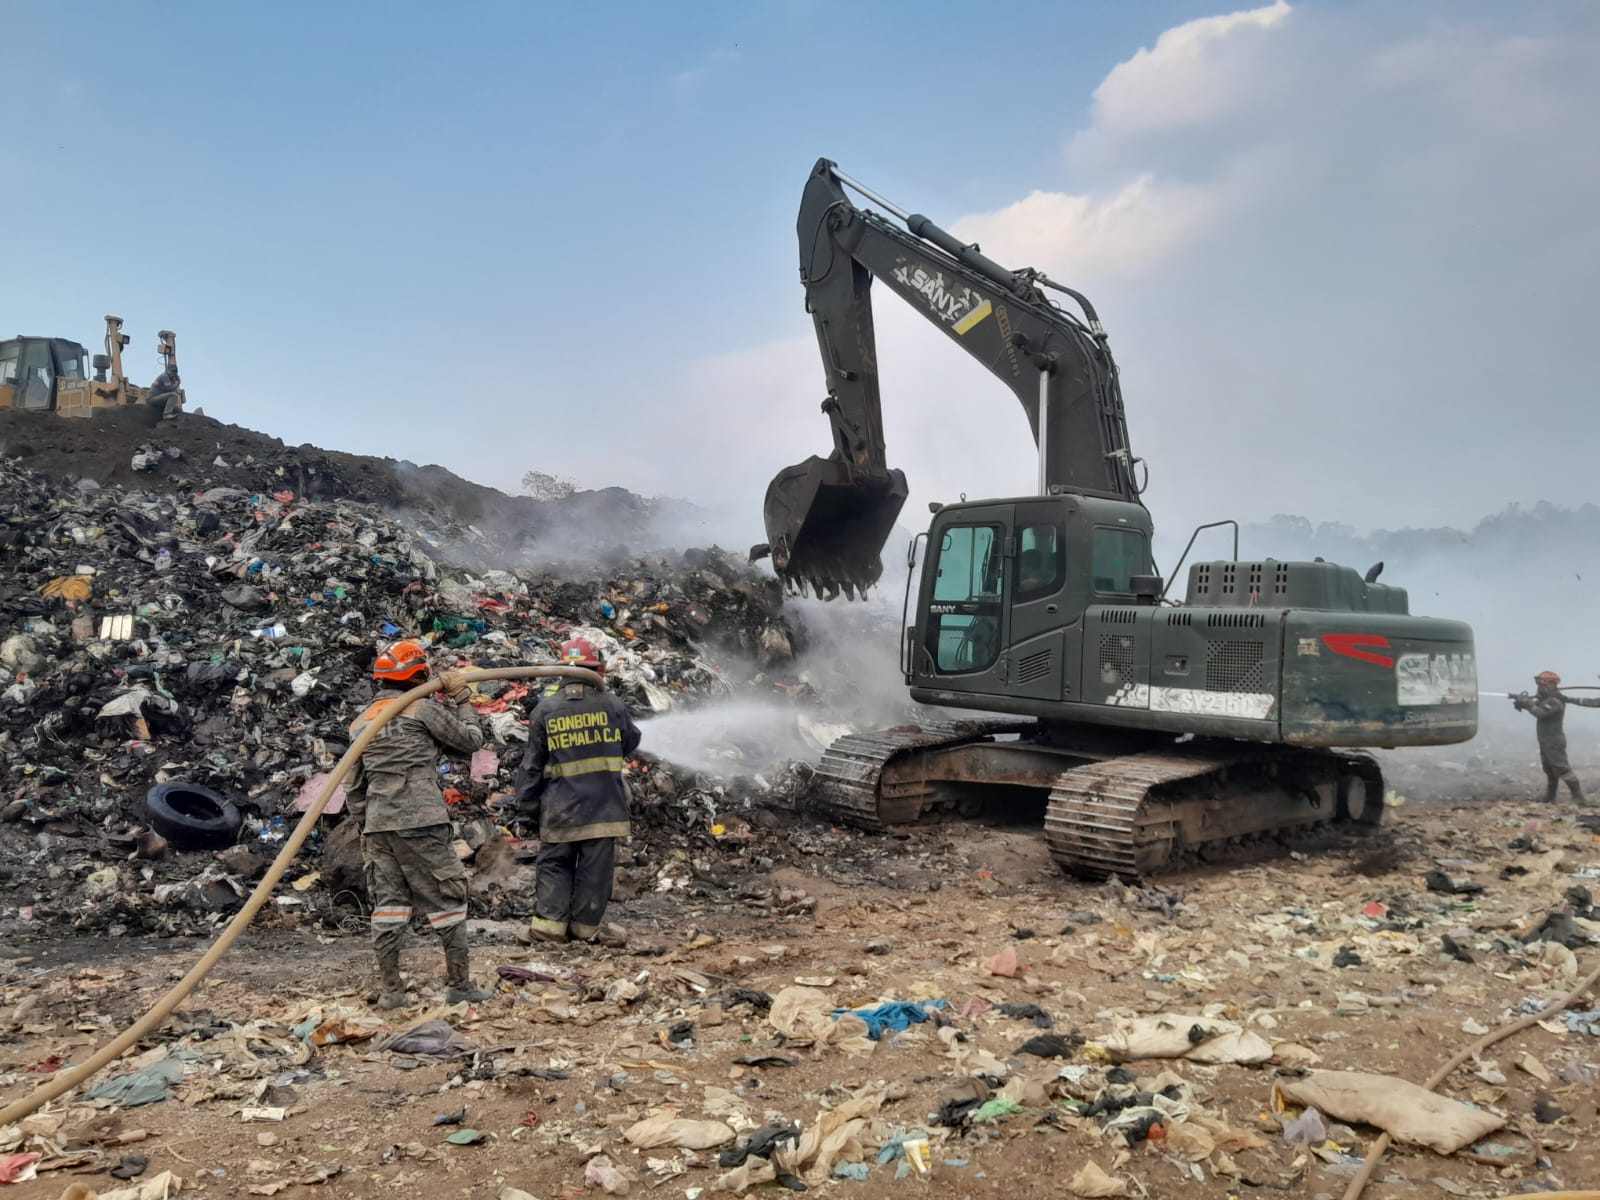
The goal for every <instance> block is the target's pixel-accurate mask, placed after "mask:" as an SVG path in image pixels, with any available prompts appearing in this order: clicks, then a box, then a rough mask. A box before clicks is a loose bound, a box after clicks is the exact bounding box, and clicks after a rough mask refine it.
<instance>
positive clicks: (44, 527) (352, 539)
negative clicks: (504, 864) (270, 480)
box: [0, 444, 816, 937]
mask: <svg viewBox="0 0 1600 1200" xmlns="http://www.w3.org/2000/svg"><path fill="white" fill-rule="evenodd" d="M155 453H164V451H162V450H161V448H160V446H159V445H154V444H153V445H151V446H148V447H142V448H141V449H140V450H139V452H138V454H139V455H145V456H147V455H150V454H155ZM203 482H204V481H203V480H202V481H201V484H203ZM499 549H500V547H499V546H498V544H497V540H496V536H495V535H494V534H492V533H487V532H485V531H483V530H480V529H477V528H475V527H473V526H469V525H462V524H458V523H454V522H451V521H450V520H448V519H447V518H443V517H439V516H428V515H421V514H409V515H408V517H407V519H406V520H405V521H404V522H403V523H402V522H401V521H398V520H396V519H392V518H390V517H388V516H385V515H384V514H382V513H381V512H380V511H379V510H377V509H375V508H373V507H370V506H367V505H363V504H359V503H355V502H352V501H349V500H343V499H341V500H327V501H308V500H306V499H304V498H303V497H301V496H298V495H297V494H296V493H295V492H294V491H292V490H288V489H285V490H280V491H272V492H251V491H247V490H244V489H240V488H236V487H230V486H200V485H197V490H194V491H191V492H189V493H186V494H181V495H168V494H161V493H158V492H144V491H138V490H131V489H124V488H120V487H110V486H106V487H102V486H99V485H97V484H95V483H93V482H92V481H88V480H83V481H77V482H69V481H64V480H57V479H52V478H48V477H45V476H42V475H39V474H36V473H34V472H31V471H28V470H26V469H23V468H22V467H20V466H18V465H17V464H16V463H14V462H9V461H5V460H0V560H3V562H4V564H5V570H4V573H3V579H0V760H3V764H4V772H5V793H4V796H3V798H0V884H3V885H4V893H5V899H4V901H3V902H0V937H3V936H8V935H13V934H18V933H22V932H26V930H27V929H29V928H30V927H31V928H35V929H37V928H40V927H41V926H43V925H60V924H64V923H65V924H71V925H74V926H77V927H80V928H106V929H111V930H114V931H119V932H120V931H126V930H134V931H141V930H142V931H148V932H158V933H181V932H199V931H201V930H203V929H204V928H207V927H209V925H210V924H212V923H214V922H215V920H217V919H219V918H218V916H217V914H218V913H219V912H225V911H227V910H229V909H231V908H232V907H236V906H237V903H238V901H239V898H240V897H241V896H242V895H243V894H245V893H246V892H247V891H248V887H247V884H248V882H249V879H250V878H251V877H253V875H257V874H259V872H260V869H262V868H264V866H265V864H266V862H267V861H269V860H270V858H271V857H272V855H273V853H275V851H276V849H277V847H278V846H279V845H281V843H282V841H283V839H284V838H285V837H286V836H287V832H288V829H289V828H290V826H291V825H292V823H293V821H294V820H295V819H296V813H295V805H296V802H297V801H299V803H300V807H301V808H302V809H303V808H304V807H305V806H306V804H307V803H308V802H309V800H310V799H311V797H312V795H313V794H314V793H315V791H316V785H317V784H318V783H319V782H320V781H321V779H323V778H325V773H326V772H328V771H329V770H331V769H332V768H333V766H334V765H335V764H336V762H337V761H338V759H339V757H340V756H341V755H342V754H343V753H344V751H345V750H346V749H347V747H348V743H349V735H348V732H347V722H348V721H349V720H350V719H351V718H352V716H353V714H355V713H357V712H359V711H360V710H361V709H362V708H363V707H364V706H365V705H366V703H367V702H368V700H369V699H370V698H371V695H372V683H371V679H370V676H369V670H370V666H371V663H372V661H373V659H374V657H375V655H376V653H377V650H378V648H379V647H380V646H381V645H382V644H384V643H385V642H386V641H388V640H391V639H394V638H399V637H414V638H421V639H424V640H426V641H428V642H430V643H432V644H433V645H434V647H435V648H436V651H437V653H436V656H435V657H436V661H437V662H439V663H448V662H451V661H454V662H455V663H457V664H459V665H463V666H468V665H470V666H481V667H489V666H512V665H526V664H537V663H547V662H553V661H554V660H555V657H556V654H555V651H556V648H557V647H558V646H559V644H560V643H561V642H562V641H563V640H565V639H566V638H568V637H569V636H572V635H573V634H582V635H583V636H587V637H590V638H591V639H593V640H594V641H596V642H598V643H599V644H600V645H601V647H602V650H603V651H604V653H605V654H606V657H607V660H608V664H609V668H610V674H609V680H610V685H611V686H612V687H613V689H615V690H616V691H617V692H618V693H619V694H621V695H622V696H623V697H624V698H625V699H626V700H627V701H628V703H629V704H630V706H631V707H632V708H634V709H635V710H636V711H637V712H638V713H639V714H640V716H641V717H643V718H646V719H648V718H650V717H653V716H656V715H659V714H665V713H668V712H678V711H681V710H684V709H686V708H693V706H695V705H697V704H700V703H703V702H706V701H713V700H724V699H727V698H728V697H730V696H734V695H738V694H741V693H752V694H760V695H763V696H767V697H771V698H775V699H778V700H780V701H783V702H789V703H799V704H805V703H810V702H813V701H814V700H815V698H816V697H815V693H814V690H813V689H810V688H808V687H807V686H806V685H805V684H804V683H803V681H801V680H800V678H799V677H798V676H796V675H794V674H792V670H793V659H794V656H795V653H796V651H797V649H798V648H799V643H800V637H799V634H798V632H797V630H796V628H795V627H794V626H793V625H791V623H790V621H789V619H788V618H787V617H786V616H785V614H784V612H783V609H782V596H781V591H780V589H779V588H778V585H777V584H776V582H775V581H773V580H771V579H768V578H763V577H761V576H760V575H759V574H757V573H755V572H754V571H752V570H751V569H750V568H749V567H748V566H747V565H745V564H744V563H742V562H740V561H739V560H737V559H735V558H733V557H732V556H730V555H728V554H726V553H724V552H723V551H721V550H717V549H709V550H691V551H688V552H684V553H682V554H673V555H665V554H663V555H654V556H625V555H620V554H619V555H617V556H614V557H612V558H611V559H610V560H608V561H607V562H606V563H604V564H603V565H596V564H593V563H591V564H589V565H587V566H584V567H580V568H567V567H563V568H560V569H559V570H557V569H554V568H551V567H548V566H545V567H535V566H519V567H517V568H515V569H509V570H508V569H481V568H480V569H477V570H471V571H469V570H466V569H463V568H460V567H454V566H452V565H451V564H452V563H456V562H461V561H464V560H465V561H478V562H482V561H488V560H492V559H493V557H494V555H495V554H496V553H497V552H498V551H499ZM477 703H478V705H479V707H480V709H481V710H482V711H484V713H485V714H486V716H487V717H488V719H489V723H490V725H491V727H492V729H493V733H494V737H495V747H496V748H495V749H488V750H485V751H482V752H480V753H479V755H477V756H475V757H474V759H473V761H472V762H471V764H470V765H454V766H444V767H442V768H441V770H442V771H443V772H444V773H445V778H444V779H443V783H444V784H445V786H446V788H447V795H448V798H449V799H450V800H451V801H452V811H455V812H459V813H460V814H462V815H461V818H460V820H459V821H458V825H459V826H460V829H461V831H462V832H463V834H464V837H465V839H466V841H467V843H468V845H467V849H468V851H469V852H472V851H476V850H477V849H478V847H479V846H481V845H482V843H483V842H484V841H486V840H489V839H490V838H491V837H492V836H493V832H494V826H493V822H492V821H490V820H489V819H488V818H487V816H486V815H485V813H484V809H483V807H482V804H483V802H484V801H485V800H487V799H488V798H489V797H490V796H491V795H493V794H494V793H496V792H503V791H506V790H509V789H510V787H511V786H512V777H513V773H514V770H515V766H516V763H517V760H518V759H519V757H520V754H521V750H522V745H521V743H522V742H523V741H525V739H526V733H525V729H524V724H525V720H526V710H527V708H528V707H529V703H530V695H529V689H528V688H527V687H524V686H509V685H503V684H493V683H491V684H486V685H482V686H481V687H480V695H479V697H478V699H477ZM637 769H638V771H639V772H640V774H641V775H642V776H644V777H645V778H644V779H643V786H642V788H641V787H636V789H635V790H636V792H638V791H642V792H643V797H642V798H643V800H644V803H643V804H642V805H641V807H642V809H643V810H644V811H645V812H646V813H649V812H651V811H654V810H661V809H664V808H667V807H670V803H669V802H670V801H672V800H674V799H675V798H676V796H677V794H678V792H679V791H680V786H679V781H678V780H675V779H674V778H673V772H672V771H671V769H670V768H669V767H666V766H663V765H661V764H652V763H650V762H649V761H648V759H647V758H646V760H645V761H644V762H642V763H641V764H637ZM158 785H168V787H169V788H177V789H198V790H199V791H200V792H201V793H207V792H208V793H210V794H212V795H214V796H215V797H216V798H218V799H219V800H220V801H221V802H222V803H226V804H231V805H233V806H234V807H235V808H236V809H237V811H238V813H239V814H241V817H242V820H241V821H240V823H239V831H238V836H237V838H236V839H235V840H236V841H237V842H238V843H239V845H237V846H235V847H234V849H233V850H232V851H231V852H230V853H231V854H232V856H233V857H232V860H231V861H230V860H229V859H228V857H227V856H224V857H223V859H222V860H221V861H218V860H217V859H216V857H215V856H214V855H211V854H191V853H187V852H186V851H188V850H190V849H192V847H188V846H183V845H179V844H177V842H176V841H175V840H174V838H173V836H172V833H171V830H170V829H169V830H168V831H167V833H166V836H165V837H161V836H153V834H152V830H151V829H150V828H149V815H148V813H147V811H146V797H147V793H148V792H149V791H150V789H151V788H152V787H156V786H158ZM769 786H770V785H769ZM681 790H684V791H686V792H694V791H695V790H696V786H695V784H694V782H693V780H692V779H690V780H685V781H683V787H682V789H681ZM185 794H188V793H187V792H183V791H180V792H178V793H177V794H176V795H175V797H174V803H177V801H178V800H179V799H181V797H182V795H185ZM178 806H179V807H180V808H181V804H179V805H178ZM457 806H459V807H457ZM709 807H711V808H715V807H717V804H716V803H712V804H711V805H710V806H709ZM337 809H338V803H337V800H336V802H335V805H334V806H333V812H334V815H337ZM202 840H203V839H202ZM212 848H214V847H212ZM316 851H317V847H315V846H314V847H313V856H314V855H315V853H316ZM304 879H305V876H302V877H301V881H302V882H304ZM343 882H344V883H345V884H346V885H348V883H349V881H348V880H345V881H343ZM326 891H327V889H326V888H323V889H314V888H313V886H312V885H311V884H307V885H306V886H305V887H303V888H302V889H301V890H300V892H299V893H298V895H300V896H301V897H303V898H302V899H301V900H300V901H299V902H300V903H301V904H303V905H308V906H310V907H313V908H314V907H316V904H317V896H318V895H320V894H323V893H325V892H326ZM294 895H295V894H294V893H290V897H291V898H293V896H294Z"/></svg>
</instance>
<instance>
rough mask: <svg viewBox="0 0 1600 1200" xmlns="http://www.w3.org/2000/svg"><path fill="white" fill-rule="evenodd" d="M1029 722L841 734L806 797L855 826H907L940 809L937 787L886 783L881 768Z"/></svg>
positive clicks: (914, 782)
mask: <svg viewBox="0 0 1600 1200" xmlns="http://www.w3.org/2000/svg"><path fill="white" fill-rule="evenodd" d="M1032 724H1033V722H1031V721H940V722H930V723H929V724H926V725H912V726H905V727H903V728H897V729H885V730H879V731H877V732H874V733H860V734H851V735H849V736H847V737H842V738H839V739H838V740H837V741H835V742H834V743H833V744H832V745H830V746H829V747H828V749H827V751H826V752H825V753H824V754H823V756H822V761H821V762H820V763H818V764H817V769H816V772H815V774H813V775H812V777H811V785H810V788H809V790H808V799H809V801H810V802H811V804H812V805H813V806H814V807H815V808H816V809H817V811H818V812H820V813H822V814H824V815H825V816H828V817H831V818H833V819H835V820H838V821H842V822H844V823H845V824H847V825H854V826H856V827H857V828H859V829H871V830H882V829H884V828H885V827H886V826H889V825H908V824H911V823H912V822H914V821H917V820H920V819H921V818H923V817H924V816H927V815H930V814H931V813H932V812H933V811H934V810H936V809H938V808H941V807H942V804H941V802H940V797H939V795H938V791H939V785H938V784H937V783H934V782H931V781H928V780H926V779H899V780H894V781H889V782H885V781H884V779H883V773H884V768H886V767H887V766H888V765H889V764H890V762H891V761H893V760H895V759H896V758H900V757H904V756H906V755H909V754H912V753H914V752H916V751H919V750H930V749H933V748H934V747H942V746H955V745H959V744H961V743H963V742H976V741H980V740H982V739H983V738H986V737H989V736H991V735H993V734H996V733H1015V732H1017V731H1018V730H1021V729H1024V728H1028V727H1030V726H1031V725H1032Z"/></svg>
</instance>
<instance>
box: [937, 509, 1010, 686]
mask: <svg viewBox="0 0 1600 1200" xmlns="http://www.w3.org/2000/svg"><path fill="white" fill-rule="evenodd" d="M1002 545H1003V539H1002V537H1001V531H1000V527H999V526H998V525H952V526H950V527H949V528H947V529H946V530H945V531H944V534H943V536H942V537H941V538H940V542H939V558H938V562H937V564H936V566H935V570H936V571H937V574H936V575H935V576H934V583H933V611H932V612H931V613H930V614H929V620H928V642H929V645H928V651H929V653H930V654H931V655H932V657H933V661H934V663H935V665H936V667H937V669H938V670H939V671H940V673H942V674H946V675H955V674H968V673H970V672H973V671H984V670H987V669H988V668H989V667H990V666H992V665H993V664H994V661H995V659H996V658H998V657H999V654H1000V624H1001V619H1002V617H1003V616H1004V613H1005V609H1004V598H1003V596H1002V594H1001V593H1002V580H1003V564H1004V556H1003V554H1002Z"/></svg>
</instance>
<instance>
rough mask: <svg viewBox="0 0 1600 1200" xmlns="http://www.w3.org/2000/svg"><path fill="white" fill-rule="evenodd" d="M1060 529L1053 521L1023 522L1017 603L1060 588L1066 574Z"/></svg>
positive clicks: (1045, 594)
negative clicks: (1045, 522)
mask: <svg viewBox="0 0 1600 1200" xmlns="http://www.w3.org/2000/svg"><path fill="white" fill-rule="evenodd" d="M1062 541H1063V538H1062V536H1061V528H1060V526H1058V525H1057V524H1055V523H1054V522H1050V523H1048V524H1042V523H1041V524H1037V525H1023V526H1022V527H1021V528H1020V529H1019V531H1018V534H1017V603H1019V604H1024V603H1026V602H1027V601H1029V600H1040V599H1043V598H1044V597H1045V596H1053V595H1055V593H1056V592H1058V591H1060V590H1061V584H1062V581H1063V579H1064V578H1065V575H1066V555H1065V554H1064V553H1063V547H1062Z"/></svg>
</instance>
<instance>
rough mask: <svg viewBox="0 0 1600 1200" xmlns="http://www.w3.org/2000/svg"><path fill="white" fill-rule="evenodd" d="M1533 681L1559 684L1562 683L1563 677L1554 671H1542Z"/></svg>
mask: <svg viewBox="0 0 1600 1200" xmlns="http://www.w3.org/2000/svg"><path fill="white" fill-rule="evenodd" d="M1533 681H1534V682H1535V683H1555V684H1559V683H1560V682H1561V676H1559V675H1557V674H1556V673H1555V672H1554V671H1540V672H1539V673H1538V674H1537V675H1535V676H1534V677H1533Z"/></svg>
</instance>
